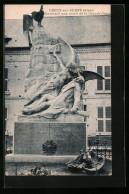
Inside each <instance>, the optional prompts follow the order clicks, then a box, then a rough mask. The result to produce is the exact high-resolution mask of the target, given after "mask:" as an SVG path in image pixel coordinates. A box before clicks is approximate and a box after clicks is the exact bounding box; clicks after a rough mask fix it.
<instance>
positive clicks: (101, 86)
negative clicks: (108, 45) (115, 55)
mask: <svg viewBox="0 0 129 194" xmlns="http://www.w3.org/2000/svg"><path fill="white" fill-rule="evenodd" d="M110 71H111V68H110V66H97V73H98V74H100V75H102V76H103V77H104V78H105V79H104V80H97V90H106V91H108V90H111V72H110Z"/></svg>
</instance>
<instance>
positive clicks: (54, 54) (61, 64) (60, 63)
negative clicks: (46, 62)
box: [53, 53, 65, 70]
mask: <svg viewBox="0 0 129 194" xmlns="http://www.w3.org/2000/svg"><path fill="white" fill-rule="evenodd" d="M53 56H54V57H55V58H56V59H57V61H58V63H59V65H60V67H61V69H62V70H65V66H64V65H63V63H62V61H61V60H60V58H59V57H58V56H57V54H56V53H53Z"/></svg>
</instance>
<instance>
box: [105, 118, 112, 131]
mask: <svg viewBox="0 0 129 194" xmlns="http://www.w3.org/2000/svg"><path fill="white" fill-rule="evenodd" d="M110 131H111V120H106V132H110Z"/></svg>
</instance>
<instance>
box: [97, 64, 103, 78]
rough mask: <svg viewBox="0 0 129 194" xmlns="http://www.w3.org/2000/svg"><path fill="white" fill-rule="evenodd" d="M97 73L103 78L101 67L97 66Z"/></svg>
mask: <svg viewBox="0 0 129 194" xmlns="http://www.w3.org/2000/svg"><path fill="white" fill-rule="evenodd" d="M97 73H98V74H100V75H102V76H103V72H102V66H97Z"/></svg>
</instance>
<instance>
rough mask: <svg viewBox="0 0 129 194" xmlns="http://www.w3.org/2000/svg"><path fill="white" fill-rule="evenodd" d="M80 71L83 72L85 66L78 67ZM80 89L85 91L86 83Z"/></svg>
mask: <svg viewBox="0 0 129 194" xmlns="http://www.w3.org/2000/svg"><path fill="white" fill-rule="evenodd" d="M80 68H81V70H82V71H85V66H80ZM82 89H83V90H84V91H85V90H86V83H84V84H83V87H82Z"/></svg>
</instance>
